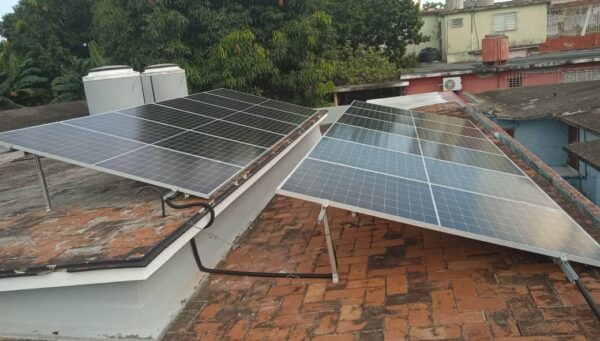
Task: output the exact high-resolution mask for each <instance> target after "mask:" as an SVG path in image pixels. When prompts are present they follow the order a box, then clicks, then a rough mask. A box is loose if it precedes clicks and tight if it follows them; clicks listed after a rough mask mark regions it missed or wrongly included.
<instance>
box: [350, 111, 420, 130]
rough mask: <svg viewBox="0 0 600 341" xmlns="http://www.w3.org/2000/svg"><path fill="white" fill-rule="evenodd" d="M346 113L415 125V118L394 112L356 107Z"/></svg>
mask: <svg viewBox="0 0 600 341" xmlns="http://www.w3.org/2000/svg"><path fill="white" fill-rule="evenodd" d="M345 114H350V115H355V116H361V117H368V118H372V119H375V120H380V121H386V122H392V123H399V124H405V125H409V126H414V123H413V119H412V117H410V116H403V115H394V114H388V113H384V112H380V111H373V110H368V109H361V108H355V107H350V108H348V110H346V113H345Z"/></svg>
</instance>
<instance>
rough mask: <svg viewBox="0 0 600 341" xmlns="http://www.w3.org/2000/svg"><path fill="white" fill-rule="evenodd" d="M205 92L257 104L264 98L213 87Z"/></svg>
mask: <svg viewBox="0 0 600 341" xmlns="http://www.w3.org/2000/svg"><path fill="white" fill-rule="evenodd" d="M207 93H209V94H211V95H217V96H222V97H225V98H231V99H235V100H237V101H242V102H248V103H252V104H258V103H262V102H264V101H265V100H266V99H265V98H262V97H258V96H254V95H250V94H247V93H244V92H239V91H233V90H229V89H215V90H211V91H208V92H207Z"/></svg>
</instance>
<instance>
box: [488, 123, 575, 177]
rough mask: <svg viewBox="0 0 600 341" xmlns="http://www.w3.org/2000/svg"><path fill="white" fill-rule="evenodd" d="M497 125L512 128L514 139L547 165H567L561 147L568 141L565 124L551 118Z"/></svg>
mask: <svg viewBox="0 0 600 341" xmlns="http://www.w3.org/2000/svg"><path fill="white" fill-rule="evenodd" d="M499 123H500V126H502V127H509V128H513V129H514V131H515V136H514V137H515V139H516V140H517V141H519V142H521V143H522V144H523V145H524V146H525V147H527V149H529V150H531V152H533V153H534V154H535V155H536V156H537V157H539V158H540V159H542V161H544V162H545V163H546V164H547V165H549V166H563V165H565V164H566V163H567V153H566V152H565V151H564V150H563V147H564V146H565V145H566V144H567V143H568V141H569V128H568V126H567V125H566V124H565V123H563V122H561V121H559V120H556V119H553V118H542V119H536V120H527V121H516V122H515V121H506V122H501V121H500V122H499Z"/></svg>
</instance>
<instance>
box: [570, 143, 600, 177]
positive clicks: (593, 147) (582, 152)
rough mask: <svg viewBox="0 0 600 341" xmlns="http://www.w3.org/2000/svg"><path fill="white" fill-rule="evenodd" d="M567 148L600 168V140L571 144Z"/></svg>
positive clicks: (586, 161)
mask: <svg viewBox="0 0 600 341" xmlns="http://www.w3.org/2000/svg"><path fill="white" fill-rule="evenodd" d="M565 150H566V151H567V152H569V153H573V154H574V155H576V156H577V157H578V158H580V159H581V160H582V161H584V162H585V163H587V164H589V165H590V166H593V167H594V168H596V169H598V170H600V140H594V141H587V142H581V143H573V144H569V145H566V146H565Z"/></svg>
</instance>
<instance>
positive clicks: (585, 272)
mask: <svg viewBox="0 0 600 341" xmlns="http://www.w3.org/2000/svg"><path fill="white" fill-rule="evenodd" d="M421 97H422V98H423V99H427V100H428V101H436V102H439V101H442V103H437V104H434V105H431V106H428V107H426V108H424V109H423V108H422V109H419V110H423V111H426V112H429V113H433V114H441V115H445V116H447V117H454V118H459V119H461V120H462V119H468V120H470V122H471V123H469V124H471V125H475V126H477V127H478V128H479V129H481V130H482V131H484V132H485V134H486V136H487V138H489V139H490V140H491V143H493V144H494V145H495V146H497V147H498V148H500V150H502V152H503V153H505V154H506V155H508V157H509V158H510V159H511V160H512V161H513V162H514V163H515V165H516V167H518V169H520V170H521V171H523V172H524V173H526V174H527V175H529V176H530V177H531V178H532V179H533V181H535V183H536V184H537V185H539V186H540V187H541V188H542V189H543V190H544V192H545V193H547V194H548V195H549V196H550V197H552V198H553V199H554V200H555V201H556V202H557V204H558V205H560V207H561V208H562V209H564V210H565V211H566V212H568V213H569V215H570V216H571V217H572V218H573V219H575V221H577V223H579V224H580V225H581V226H582V227H583V228H584V229H585V230H586V231H587V232H588V233H589V234H590V235H591V236H592V237H593V238H595V240H600V235H599V233H600V232H599V231H600V229H598V227H599V226H598V222H597V221H598V219H597V218H598V217H600V212H597V211H594V210H593V209H591V208H590V209H584V208H582V207H587V206H586V205H587V202H585V200H584V199H585V198H582V197H580V196H578V195H577V192H576V191H575V190H574V189H572V188H571V187H570V186H569V185H568V184H565V183H564V181H563V180H562V179H560V178H556V175H555V174H552V173H551V172H549V171H547V170H546V169H545V168H544V167H543V165H541V166H540V165H539V164H536V162H537V161H536V160H535V156H533V155H530V154H528V152H527V151H526V150H524V149H523V148H522V147H518V145H517V143H516V141H515V144H514V145H513V144H510V143H507V142H506V141H511V139H510V138H508V137H503V136H502V135H501V134H500V132H499V130H496V128H494V127H493V122H490V121H489V120H487V119H486V118H485V117H483V116H481V115H478V114H477V113H475V112H473V111H470V110H466V109H468V108H466V109H465V108H463V107H462V105H461V104H460V103H459V102H460V101H459V100H458V98H457V97H456V96H455V95H449V94H430V95H427V96H421ZM418 102H419V101H414V99H411V98H410V96H407V97H406V98H405V99H398V100H397V101H395V103H396V104H397V105H403V106H405V107H407V108H408V107H410V108H412V107H413V106H417V105H418ZM467 112H469V114H467ZM319 122H321V123H322V122H323V121H322V117H321V116H320V114H317V115H316V116H315V117H314V120H313V121H311V122H309V123H308V125H307V126H306V127H303V129H302V132H301V133H300V134H299V135H297V136H293V137H291V139H290V140H286V143H284V145H285V147H283V148H282V149H281V150H280V151H279V152H278V153H276V155H274V157H273V159H270V160H269V161H268V162H267V163H266V164H265V165H263V166H262V167H259V168H257V169H256V172H255V173H250V174H249V175H248V176H247V177H246V178H245V179H240V181H239V182H238V183H236V184H235V187H234V190H232V191H230V192H225V193H223V194H222V195H221V196H220V195H218V194H217V196H215V197H213V198H212V199H210V202H211V203H212V204H213V205H214V207H215V211H216V215H217V219H216V220H215V222H214V224H213V226H212V227H210V229H208V230H202V227H203V226H205V224H206V223H207V221H208V217H207V216H202V217H201V220H199V221H198V220H195V219H194V220H191V221H192V223H190V222H189V221H190V220H189V217H191V216H195V215H197V214H198V213H202V212H200V211H198V210H197V209H194V208H189V209H186V210H182V211H175V210H172V209H168V210H167V217H165V218H163V217H161V207H160V201H159V200H158V197H157V195H156V194H153V193H151V192H141V193H140V194H139V195H136V194H135V191H137V190H138V189H140V188H141V187H143V184H141V183H139V182H136V181H134V180H131V179H125V178H121V177H117V176H115V175H110V174H105V173H103V172H98V171H96V170H92V169H83V168H80V167H76V166H73V165H68V164H65V163H61V162H58V161H52V160H48V159H47V158H43V159H42V163H43V166H44V170H45V173H46V177H47V182H48V187H49V190H50V194H51V198H52V199H53V203H54V208H53V210H52V211H51V212H46V211H45V208H44V201H43V198H42V197H41V196H40V195H39V187H38V186H37V185H36V184H35V183H34V181H35V179H36V177H37V176H38V174H37V173H36V170H35V168H34V167H33V162H32V160H31V159H30V158H25V159H22V160H19V161H14V162H11V163H8V164H2V165H0V167H1V168H0V170H1V173H2V174H11V176H10V177H9V181H8V182H2V184H1V185H0V187H1V188H0V189H1V191H0V207H3V208H4V207H6V208H8V209H9V210H10V214H8V216H6V219H5V216H4V215H3V216H2V218H1V220H0V251H1V252H2V253H1V254H0V255H2V258H1V261H0V264H2V268H3V269H4V270H5V271H4V272H3V274H4V278H0V301H2V302H3V308H4V309H3V310H2V311H3V312H4V313H2V312H0V324H1V328H0V330H2V331H3V334H4V336H9V337H25V336H36V337H42V336H45V337H56V338H62V337H66V338H68V337H90V336H93V337H97V338H108V337H111V338H126V339H127V338H128V339H135V338H157V337H159V336H160V335H162V337H163V338H164V339H166V340H170V339H172V340H181V339H184V340H185V339H194V338H199V337H201V338H202V339H210V338H213V339H226V338H230V339H248V340H254V339H256V340H263V339H266V338H268V339H274V340H278V339H284V340H289V339H293V338H296V337H298V338H302V337H306V338H309V339H316V340H321V339H323V340H327V339H334V340H335V339H340V340H346V339H348V340H354V339H356V340H358V339H360V340H362V339H365V338H366V339H376V340H378V339H383V338H384V337H386V338H390V339H394V340H397V339H404V338H406V339H428V338H429V339H431V338H440V337H442V336H443V337H445V338H457V339H460V338H465V339H468V338H471V337H476V336H481V337H483V338H485V337H497V338H500V337H518V336H548V337H554V335H556V336H558V335H560V336H572V337H579V338H581V339H587V340H594V338H596V337H597V336H598V334H597V332H598V330H599V329H598V328H596V324H597V321H596V320H594V316H593V314H592V313H591V311H590V309H589V308H588V307H587V306H585V300H584V299H583V297H582V296H581V294H579V292H578V291H577V290H576V288H575V286H574V285H572V284H569V283H568V281H567V279H566V278H565V276H564V274H563V273H560V268H559V267H558V266H557V265H556V264H554V263H552V262H551V260H550V259H549V258H547V257H544V256H538V255H535V254H531V253H527V252H522V251H516V250H514V249H508V248H504V247H501V246H498V245H493V244H486V243H482V242H477V241H473V240H468V239H463V238H460V237H455V236H450V235H447V234H444V233H440V232H433V231H428V230H426V229H421V228H418V227H416V226H414V225H411V224H401V223H397V222H392V221H389V220H383V219H377V218H373V217H369V216H366V215H363V214H358V215H357V216H356V217H355V216H354V215H353V214H352V213H351V212H348V211H342V210H339V209H334V208H331V210H329V211H328V219H329V220H328V221H329V222H330V226H329V227H330V230H331V233H330V234H327V233H326V230H324V229H323V227H322V225H320V224H319V223H318V220H319V219H318V218H319V210H320V206H319V205H314V204H310V203H308V202H303V201H300V200H295V199H288V198H283V197H281V196H275V197H273V193H274V186H277V185H278V184H280V183H281V182H282V181H283V179H284V178H285V177H287V176H288V175H289V174H290V173H291V172H292V169H293V168H294V167H295V166H296V165H297V164H298V163H299V161H300V159H301V158H302V157H303V156H304V155H306V154H307V152H308V151H309V150H310V149H311V148H312V147H313V145H314V144H316V143H317V141H318V140H319V134H318V129H316V127H317V126H316V125H317V124H318V123H319ZM506 139H508V140H506ZM519 155H520V156H519ZM565 193H568V194H565ZM196 201H197V200H196V199H190V200H185V199H183V200H182V202H185V203H191V202H196ZM265 205H266V208H265V209H264V210H263V211H262V213H260V214H259V211H260V210H262V208H263V207H264V206H265ZM257 216H258V217H257ZM255 218H256V219H255ZM248 225H250V228H249V229H248V230H246V227H247V226H248ZM23 227H25V228H23ZM2 231H3V232H2ZM241 233H243V235H242V236H241V237H239V238H237V237H238V235H239V234H241ZM328 237H331V238H332V239H333V244H334V245H335V248H336V253H337V265H338V267H337V269H338V274H339V283H337V284H333V283H331V279H329V280H327V279H310V280H307V279H300V278H296V276H295V275H293V274H292V273H296V272H299V273H310V274H313V273H315V274H322V275H326V274H327V273H328V272H329V271H330V270H331V264H330V261H331V258H330V254H328V247H327V246H328V245H327V241H328ZM190 241H194V242H195V243H196V244H197V250H196V251H197V252H198V253H197V254H196V255H194V253H193V251H192V250H193V249H194V248H193V247H190V245H192V243H190ZM38 249H39V251H38ZM155 250H159V251H158V252H157V251H155ZM225 252H228V253H229V255H228V257H227V258H226V260H225V261H224V262H222V263H221V264H219V265H218V267H219V268H220V269H229V270H231V269H243V270H244V271H266V272H279V273H280V274H283V276H287V277H289V278H279V279H254V278H251V277H234V276H223V275H211V276H210V277H209V278H208V279H205V280H204V281H201V280H202V278H203V274H201V273H200V272H199V271H198V268H197V264H196V262H195V258H196V261H197V260H198V259H199V258H202V262H204V263H205V264H206V265H207V266H214V265H216V264H217V263H219V261H220V260H221V255H223V253H225ZM128 262H129V263H128ZM125 264H127V265H125ZM574 268H575V270H576V271H577V273H578V274H579V275H580V279H581V281H582V282H583V283H584V284H585V285H586V286H588V287H589V289H590V290H591V294H592V296H593V297H595V298H597V296H598V288H597V286H596V282H597V281H598V280H599V279H600V278H599V277H598V274H597V271H596V270H595V269H594V268H586V267H582V266H579V265H577V264H574ZM30 270H31V271H30ZM84 284H85V285H84ZM196 286H198V287H196ZM195 289H197V291H196V294H195V295H191V293H192V292H193V291H194V290H195ZM30 307H35V308H33V310H32V309H30ZM33 311H34V312H33ZM178 312H180V313H178ZM33 313H35V316H36V321H34V322H31V323H27V325H19V323H22V322H23V321H26V322H29V321H31V320H30V319H29V318H28V317H29V316H31V315H32V314H33ZM169 321H171V322H172V324H171V326H170V327H169V328H168V329H166V330H164V332H163V328H164V326H165V325H166V324H167V323H168V322H169ZM53 328H54V329H53ZM100 332H102V333H100ZM0 335H2V334H0Z"/></svg>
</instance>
